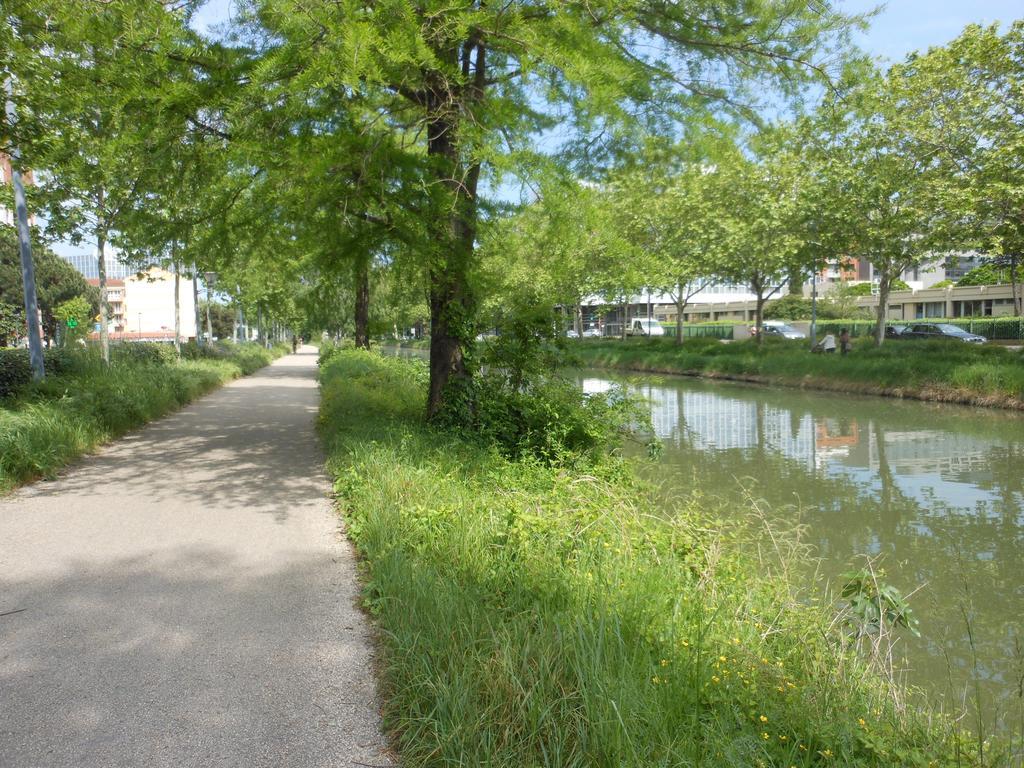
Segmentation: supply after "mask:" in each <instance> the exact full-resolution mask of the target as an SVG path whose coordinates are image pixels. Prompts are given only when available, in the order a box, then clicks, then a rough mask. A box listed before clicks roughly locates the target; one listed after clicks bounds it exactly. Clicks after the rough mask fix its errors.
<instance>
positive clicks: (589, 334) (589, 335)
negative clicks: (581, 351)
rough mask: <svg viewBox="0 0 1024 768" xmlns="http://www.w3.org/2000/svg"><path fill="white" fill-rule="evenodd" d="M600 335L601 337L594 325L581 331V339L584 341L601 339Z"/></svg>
mask: <svg viewBox="0 0 1024 768" xmlns="http://www.w3.org/2000/svg"><path fill="white" fill-rule="evenodd" d="M601 335H602V334H601V329H600V328H598V327H597V326H596V325H595V326H592V327H590V328H584V329H583V338H584V339H599V338H601Z"/></svg>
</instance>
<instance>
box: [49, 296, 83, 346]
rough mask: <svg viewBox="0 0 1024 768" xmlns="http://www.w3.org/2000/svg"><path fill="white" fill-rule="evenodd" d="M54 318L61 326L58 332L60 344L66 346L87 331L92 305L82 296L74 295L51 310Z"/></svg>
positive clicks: (80, 337)
mask: <svg viewBox="0 0 1024 768" xmlns="http://www.w3.org/2000/svg"><path fill="white" fill-rule="evenodd" d="M53 316H54V319H56V320H57V322H58V323H60V325H61V326H62V327H63V331H62V332H61V333H60V340H61V342H60V344H61V346H62V347H67V346H70V345H72V344H74V343H75V342H76V341H78V340H79V339H83V338H85V336H86V334H87V333H88V332H89V320H90V319H91V318H92V305H91V304H90V303H89V300H88V299H86V298H85V297H84V296H75V297H74V298H73V299H68V300H67V301H63V302H61V303H60V304H58V305H57V307H56V309H54V311H53Z"/></svg>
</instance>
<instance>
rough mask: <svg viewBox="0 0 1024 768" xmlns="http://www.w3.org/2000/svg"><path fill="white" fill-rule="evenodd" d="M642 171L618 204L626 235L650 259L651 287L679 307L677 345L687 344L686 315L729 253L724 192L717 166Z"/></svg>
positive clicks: (703, 164)
mask: <svg viewBox="0 0 1024 768" xmlns="http://www.w3.org/2000/svg"><path fill="white" fill-rule="evenodd" d="M651 167H653V168H655V170H654V172H653V173H652V172H651V171H650V170H647V169H645V170H643V171H641V172H639V173H634V174H632V175H631V176H630V177H628V178H627V180H626V182H625V184H624V185H623V188H622V190H621V194H620V195H619V199H620V201H621V207H620V210H622V211H625V212H626V214H625V215H626V217H627V218H628V222H627V232H628V233H629V236H630V238H631V239H632V241H633V242H634V243H636V244H637V245H638V246H639V247H640V248H641V249H643V251H644V252H645V253H646V255H647V256H648V259H647V263H646V268H645V270H644V272H645V274H646V275H647V278H648V280H649V281H650V282H649V285H650V287H652V288H655V289H657V290H660V291H662V292H664V293H667V294H668V295H670V296H671V297H672V301H673V302H674V303H675V306H676V339H675V342H676V344H677V345H679V344H682V343H683V314H684V312H685V310H686V306H687V305H688V304H689V303H690V299H692V298H693V297H694V296H695V295H696V294H697V293H699V292H700V291H702V290H704V289H705V288H706V287H707V286H708V285H710V284H711V283H712V282H714V280H715V276H716V275H718V274H721V273H722V272H723V271H724V270H725V267H724V264H725V262H726V260H727V257H728V255H729V254H728V251H729V244H730V241H729V229H728V227H727V225H726V221H727V218H726V216H723V215H722V212H723V209H724V208H725V206H726V205H727V204H728V201H727V200H726V199H725V198H723V197H722V196H721V194H722V193H723V192H725V189H724V188H723V186H722V185H718V184H715V183H713V179H712V175H713V174H714V172H715V160H714V159H713V158H710V157H709V158H705V159H703V160H697V161H689V162H686V163H685V164H684V165H683V167H682V169H681V170H680V171H678V172H672V171H671V170H669V172H668V174H667V175H665V174H664V172H662V171H660V170H658V169H657V166H651Z"/></svg>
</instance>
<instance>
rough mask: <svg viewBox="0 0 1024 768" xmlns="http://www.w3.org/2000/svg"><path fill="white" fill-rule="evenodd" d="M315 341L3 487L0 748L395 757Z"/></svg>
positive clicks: (54, 756)
mask: <svg viewBox="0 0 1024 768" xmlns="http://www.w3.org/2000/svg"><path fill="white" fill-rule="evenodd" d="M315 371H316V357H315V350H314V349H313V348H311V347H305V348H303V349H302V350H300V354H298V355H290V356H287V357H285V358H282V359H280V360H278V361H277V362H276V363H274V364H273V365H272V366H270V367H268V368H266V369H264V370H263V371H260V372H258V373H256V374H255V375H253V376H250V377H248V378H245V379H241V380H239V381H236V382H234V383H232V384H230V385H228V386H226V387H224V388H223V389H221V390H219V391H217V392H215V393H213V394H211V395H209V396H207V397H205V398H203V399H202V400H200V401H198V402H196V403H194V404H193V405H191V406H189V407H187V408H185V409H184V410H182V411H180V412H178V413H177V414H175V415H173V416H171V417H169V418H166V419H163V420H161V421H159V422H155V423H153V424H151V425H150V426H149V427H147V428H146V429H144V430H142V431H140V432H138V433H135V434H133V435H130V436H128V437H126V438H125V439H122V440H120V441H118V442H116V443H114V444H112V445H111V446H109V447H107V448H106V449H104V450H102V451H101V452H100V453H98V454H97V455H95V456H92V457H90V458H88V459H86V460H85V461H83V462H81V463H79V464H78V465H76V466H75V467H74V468H72V469H71V470H69V471H68V472H66V473H65V474H64V476H62V477H61V478H59V479H57V480H55V481H52V482H40V483H36V484H35V485H32V486H29V487H27V488H23V489H22V490H21V491H19V492H17V493H15V494H14V495H13V496H9V497H7V498H5V499H2V500H0V766H3V768H36V766H39V767H42V766H46V767H49V766H75V768H91V767H92V766H104V768H109V767H113V766H141V767H145V768H158V767H162V766H174V768H186V767H187V766H218V767H221V766H239V768H242V767H244V768H254V767H256V766H275V767H277V768H284V767H291V766H295V767H302V768H305V767H306V766H324V767H326V766H349V765H366V764H371V765H381V766H383V765H390V762H389V760H388V758H387V756H386V753H385V750H384V739H383V738H382V736H381V732H380V723H379V717H378V703H377V699H376V691H375V686H374V680H373V677H372V664H373V658H372V647H371V642H370V641H371V636H370V629H369V627H368V625H367V622H366V620H365V618H364V617H363V615H362V614H361V613H360V611H359V610H358V608H357V606H356V601H357V584H356V562H355V556H354V553H353V551H352V549H351V547H350V545H349V544H348V543H347V542H346V541H345V540H344V538H343V537H342V536H341V535H340V532H339V523H338V519H337V517H336V515H335V514H334V513H333V511H332V508H331V505H330V502H329V500H328V498H327V495H328V493H329V491H330V485H329V481H328V479H327V478H326V476H325V475H324V474H323V471H322V467H323V457H322V455H321V454H320V450H319V445H318V443H317V439H316V436H315V434H314V419H315V415H316V411H317V404H318V391H317V387H316V379H315Z"/></svg>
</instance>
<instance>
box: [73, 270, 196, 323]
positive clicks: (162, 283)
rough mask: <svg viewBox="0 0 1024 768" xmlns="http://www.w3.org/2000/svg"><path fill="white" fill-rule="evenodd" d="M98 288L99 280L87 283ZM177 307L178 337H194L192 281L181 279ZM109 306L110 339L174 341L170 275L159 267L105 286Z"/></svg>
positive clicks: (115, 280)
mask: <svg viewBox="0 0 1024 768" xmlns="http://www.w3.org/2000/svg"><path fill="white" fill-rule="evenodd" d="M89 283H90V284H92V285H98V284H99V280H97V279H95V278H93V279H90V280H89ZM179 290H180V294H179V305H180V312H181V337H182V338H183V339H189V338H195V335H196V314H195V307H196V305H195V301H194V299H193V296H192V281H191V280H190V279H188V278H186V277H185V276H182V278H181V284H180V288H179ZM107 303H108V305H109V307H110V326H109V331H110V334H111V336H112V337H113V338H114V339H122V340H125V341H129V340H130V341H139V340H142V341H173V340H174V273H173V272H169V271H167V270H165V269H161V268H160V267H149V268H147V269H146V270H144V271H142V272H139V273H133V274H132V275H130V276H128V277H126V278H124V279H123V280H120V279H113V280H109V281H108V283H107Z"/></svg>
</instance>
